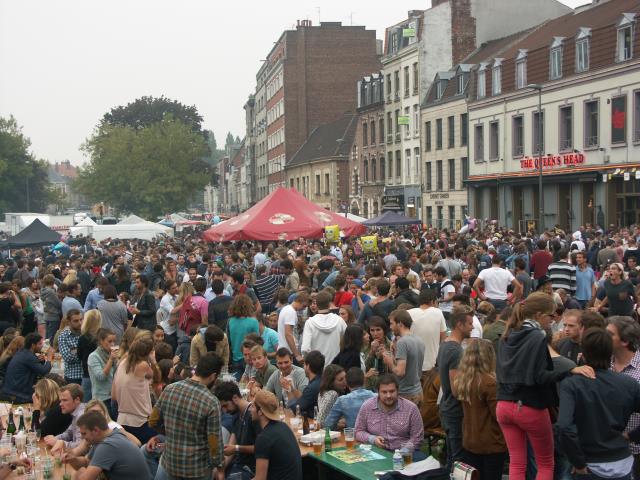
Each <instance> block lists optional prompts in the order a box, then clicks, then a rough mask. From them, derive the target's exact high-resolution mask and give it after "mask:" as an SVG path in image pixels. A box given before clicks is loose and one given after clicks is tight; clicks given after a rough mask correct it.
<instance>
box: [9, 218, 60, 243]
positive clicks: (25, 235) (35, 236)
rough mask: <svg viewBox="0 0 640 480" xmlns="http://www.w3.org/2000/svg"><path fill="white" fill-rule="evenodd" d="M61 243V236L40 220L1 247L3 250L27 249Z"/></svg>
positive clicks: (36, 220)
mask: <svg viewBox="0 0 640 480" xmlns="http://www.w3.org/2000/svg"><path fill="white" fill-rule="evenodd" d="M59 241H60V234H59V233H58V232H56V231H54V230H51V229H50V228H49V227H47V226H46V225H45V224H44V223H42V222H41V221H40V220H39V219H38V218H36V219H35V220H34V221H33V222H31V223H30V224H29V225H28V226H27V228H25V229H24V230H22V231H20V232H18V233H17V234H16V235H14V236H13V237H10V238H9V239H7V240H6V241H5V242H2V244H1V245H0V246H2V247H3V248H26V247H40V246H43V245H51V244H53V243H58V242H59Z"/></svg>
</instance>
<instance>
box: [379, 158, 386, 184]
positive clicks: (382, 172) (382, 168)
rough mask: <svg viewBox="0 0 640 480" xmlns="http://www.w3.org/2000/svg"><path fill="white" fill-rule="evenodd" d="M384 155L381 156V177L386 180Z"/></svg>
mask: <svg viewBox="0 0 640 480" xmlns="http://www.w3.org/2000/svg"><path fill="white" fill-rule="evenodd" d="M384 168H385V165H384V156H382V157H380V179H381V180H383V181H384V179H385V178H386V175H387V171H386V170H385V169H384Z"/></svg>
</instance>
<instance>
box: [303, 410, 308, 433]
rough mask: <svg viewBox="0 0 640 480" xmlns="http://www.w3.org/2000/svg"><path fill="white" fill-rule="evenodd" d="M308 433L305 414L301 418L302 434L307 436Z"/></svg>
mask: <svg viewBox="0 0 640 480" xmlns="http://www.w3.org/2000/svg"><path fill="white" fill-rule="evenodd" d="M308 433H309V417H307V415H306V414H305V415H304V416H303V417H302V434H303V435H307V434H308Z"/></svg>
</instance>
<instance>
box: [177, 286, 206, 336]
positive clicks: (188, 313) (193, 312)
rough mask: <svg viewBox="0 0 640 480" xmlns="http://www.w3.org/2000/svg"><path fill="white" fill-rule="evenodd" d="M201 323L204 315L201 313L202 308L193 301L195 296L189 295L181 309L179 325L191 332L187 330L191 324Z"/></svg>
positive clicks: (183, 329) (185, 330) (181, 328)
mask: <svg viewBox="0 0 640 480" xmlns="http://www.w3.org/2000/svg"><path fill="white" fill-rule="evenodd" d="M201 323H202V315H201V314H200V309H199V308H198V307H197V306H196V304H195V303H193V296H191V295H189V296H188V297H187V298H186V299H185V301H184V303H183V304H182V308H181V309H180V321H179V323H178V326H179V327H180V330H182V331H183V332H186V333H187V334H189V332H188V331H187V328H188V327H189V325H194V324H195V325H200V324H201Z"/></svg>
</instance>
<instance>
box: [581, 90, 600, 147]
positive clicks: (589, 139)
mask: <svg viewBox="0 0 640 480" xmlns="http://www.w3.org/2000/svg"><path fill="white" fill-rule="evenodd" d="M599 110H600V105H599V102H598V100H591V101H589V102H585V103H584V148H593V147H597V146H598V145H600V138H599V137H600V126H599V125H600V123H599V122H600V120H599Z"/></svg>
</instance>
